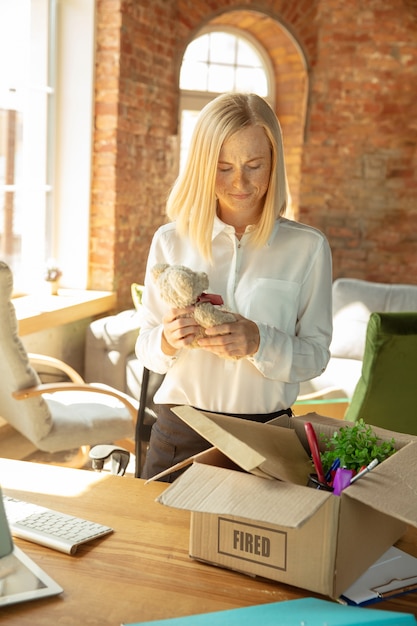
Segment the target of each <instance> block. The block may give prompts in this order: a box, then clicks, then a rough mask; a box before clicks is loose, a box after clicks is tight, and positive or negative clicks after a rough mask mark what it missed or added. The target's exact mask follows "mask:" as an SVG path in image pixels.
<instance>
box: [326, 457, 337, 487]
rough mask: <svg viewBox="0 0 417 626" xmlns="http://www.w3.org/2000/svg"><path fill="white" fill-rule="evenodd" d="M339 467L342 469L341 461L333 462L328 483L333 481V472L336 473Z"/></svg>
mask: <svg viewBox="0 0 417 626" xmlns="http://www.w3.org/2000/svg"><path fill="white" fill-rule="evenodd" d="M338 467H340V459H335V460H334V461H333V463H332V465H331V467H330V469H329V471H328V472H327V474H326V482H330V481H331V479H332V475H333V472H335V471H336V470H337V468H338Z"/></svg>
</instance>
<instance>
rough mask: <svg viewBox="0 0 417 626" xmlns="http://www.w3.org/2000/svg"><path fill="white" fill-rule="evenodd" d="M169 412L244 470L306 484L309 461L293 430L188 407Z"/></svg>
mask: <svg viewBox="0 0 417 626" xmlns="http://www.w3.org/2000/svg"><path fill="white" fill-rule="evenodd" d="M172 411H173V412H174V413H175V414H176V415H178V417H180V418H181V419H182V420H183V421H184V422H185V423H186V424H188V425H189V426H190V427H191V428H193V429H194V430H195V431H196V432H198V433H199V434H200V435H201V436H202V437H204V438H205V439H207V441H209V442H210V443H211V444H212V445H213V446H215V447H216V448H218V449H219V450H220V451H221V452H223V454H225V455H226V456H227V457H229V458H230V459H231V460H232V461H233V462H234V463H236V465H238V466H239V467H241V468H242V469H244V470H245V471H246V472H250V473H252V474H255V475H258V476H262V475H263V476H268V477H270V478H276V479H278V480H284V481H288V482H291V483H293V484H296V485H307V482H308V476H309V474H310V473H311V472H312V463H311V460H310V458H309V456H308V454H307V453H306V451H305V449H304V448H303V446H302V444H301V443H300V441H299V439H298V437H297V435H296V433H295V432H294V431H293V430H291V429H288V428H282V427H279V426H270V425H268V424H260V423H258V422H251V421H250V420H243V419H236V418H235V417H230V416H227V415H221V414H217V413H216V414H214V413H206V412H203V411H197V410H196V409H193V408H192V407H189V406H178V407H174V408H173V409H172Z"/></svg>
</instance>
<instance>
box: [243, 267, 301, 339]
mask: <svg viewBox="0 0 417 626" xmlns="http://www.w3.org/2000/svg"><path fill="white" fill-rule="evenodd" d="M299 294H300V285H299V284H298V283H294V282H290V281H286V280H275V279H270V278H258V279H257V280H256V281H255V282H254V283H253V284H252V289H251V294H250V302H249V315H248V317H249V318H250V319H253V320H258V321H260V322H264V323H265V324H269V325H271V326H275V328H279V329H280V330H283V331H287V332H294V330H295V325H296V322H297V316H298V302H299Z"/></svg>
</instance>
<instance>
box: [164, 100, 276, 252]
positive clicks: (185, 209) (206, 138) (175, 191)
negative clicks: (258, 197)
mask: <svg viewBox="0 0 417 626" xmlns="http://www.w3.org/2000/svg"><path fill="white" fill-rule="evenodd" d="M248 126H260V127H261V128H263V129H264V131H265V133H266V136H267V137H268V140H269V142H270V144H271V156H272V159H271V174H270V180H269V185H268V190H267V193H266V195H265V202H264V207H263V210H262V214H261V217H260V219H259V222H258V223H257V225H256V228H255V229H254V230H253V231H252V234H251V241H252V243H253V245H255V246H257V247H261V246H263V245H264V244H265V243H266V242H267V240H268V238H269V236H270V234H271V232H272V228H273V225H274V222H275V220H276V219H277V218H278V217H279V216H280V215H283V214H284V213H285V209H286V206H287V176H286V171H285V162H284V150H283V143H282V133H281V127H280V124H279V121H278V119H277V116H276V115H275V113H274V111H273V110H272V109H271V107H270V106H269V104H268V103H267V102H266V101H265V100H264V99H263V98H261V97H260V96H257V95H255V94H239V93H227V94H223V95H221V96H218V97H217V98H215V99H214V100H212V101H211V102H209V103H208V104H207V105H206V106H205V107H204V108H203V109H202V111H201V112H200V115H199V117H198V119H197V122H196V126H195V129H194V132H193V135H192V138H191V143H190V148H189V152H188V158H187V161H186V163H185V167H184V168H183V171H182V173H181V174H180V175H179V176H178V178H177V180H176V182H175V184H174V186H173V188H172V190H171V193H170V194H169V197H168V201H167V208H166V212H167V215H168V217H169V218H170V219H171V220H176V227H177V230H178V232H179V233H180V234H181V235H185V236H188V237H189V238H190V240H191V241H192V242H194V243H195V245H196V246H197V248H198V249H199V251H200V253H201V254H202V256H203V257H204V258H206V259H208V260H211V258H212V249H211V241H212V231H213V223H214V217H215V215H216V196H215V182H216V173H217V164H218V160H219V154H220V149H221V147H222V145H223V143H224V142H225V141H226V140H227V139H228V138H229V137H231V136H232V135H233V134H234V133H236V132H237V131H239V130H241V129H242V128H245V127H248Z"/></svg>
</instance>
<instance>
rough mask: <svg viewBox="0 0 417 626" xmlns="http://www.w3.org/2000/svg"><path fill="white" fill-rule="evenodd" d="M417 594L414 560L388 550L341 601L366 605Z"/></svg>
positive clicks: (415, 562) (393, 549) (395, 549)
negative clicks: (416, 591)
mask: <svg viewBox="0 0 417 626" xmlns="http://www.w3.org/2000/svg"><path fill="white" fill-rule="evenodd" d="M414 590H417V559H416V558H415V557H413V556H411V554H407V553H406V552H403V551H402V550H399V549H398V548H394V547H392V548H390V549H389V550H387V552H385V553H384V554H383V555H382V556H381V557H380V558H379V559H378V560H377V561H376V562H375V563H374V564H373V565H372V566H371V567H370V568H369V569H367V570H366V572H365V573H364V574H362V576H360V577H359V578H358V580H357V581H356V582H355V583H354V584H353V585H351V586H350V587H349V589H347V590H346V591H345V592H344V593H343V595H342V598H341V600H342V601H343V600H344V601H345V602H347V603H348V604H355V605H362V606H364V605H366V604H370V603H372V602H378V601H379V600H384V599H385V598H389V597H392V596H396V595H400V594H402V593H407V592H409V591H414Z"/></svg>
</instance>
